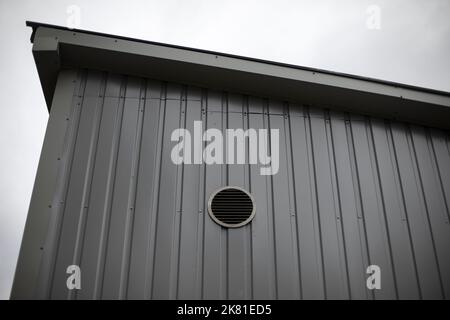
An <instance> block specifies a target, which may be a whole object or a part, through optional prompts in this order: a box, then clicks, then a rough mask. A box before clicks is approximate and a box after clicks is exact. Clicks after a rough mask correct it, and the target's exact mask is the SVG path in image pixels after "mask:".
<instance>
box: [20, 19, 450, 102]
mask: <svg viewBox="0 0 450 320" xmlns="http://www.w3.org/2000/svg"><path fill="white" fill-rule="evenodd" d="M26 26H27V27H31V28H32V33H31V37H30V41H31V43H34V38H35V34H36V30H37V28H39V27H47V28H53V29H57V30H66V31H72V32H81V33H84V34H90V35H96V36H101V37H107V38H113V39H120V40H127V41H134V42H139V43H145V44H152V45H158V46H163V47H167V48H175V49H183V50H189V51H195V52H201V53H207V54H212V55H221V56H224V57H230V58H235V59H240V60H246V61H253V62H259V63H265V64H270V65H274V66H281V67H288V68H293V69H299V70H304V71H309V72H318V73H323V74H329V75H334V76H339V77H345V78H350V79H355V80H364V81H370V82H374V83H380V84H385V85H390V86H394V87H398V88H405V89H411V90H416V91H422V92H429V93H435V94H440V95H446V96H449V97H450V91H442V90H437V89H432V88H425V87H419V86H414V85H409V84H404V83H399V82H394V81H388V80H382V79H376V78H371V77H364V76H358V75H354V74H349V73H345V72H337V71H330V70H325V69H320V68H312V67H305V66H299V65H295V64H289V63H283V62H277V61H272V60H264V59H258V58H252V57H246V56H240V55H234V54H230V53H223V52H217V51H211V50H205V49H199V48H192V47H185V46H179V45H175V44H169V43H163V42H157V41H150V40H143V39H136V38H131V37H125V36H118V35H112V34H108V33H102V32H96V31H91V30H84V29H76V28H73V29H71V28H68V27H63V26H58V25H53V24H48V23H41V22H35V21H28V20H27V21H26Z"/></svg>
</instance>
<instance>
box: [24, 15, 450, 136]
mask: <svg viewBox="0 0 450 320" xmlns="http://www.w3.org/2000/svg"><path fill="white" fill-rule="evenodd" d="M27 26H29V27H32V30H33V31H32V35H31V41H32V42H33V55H34V58H35V62H36V67H37V69H38V73H39V77H40V80H41V85H42V89H43V91H44V95H45V98H46V102H47V107H48V109H49V110H50V108H51V104H52V99H53V94H54V90H55V86H56V79H57V76H58V73H59V71H60V70H61V69H80V68H81V69H95V70H101V71H107V72H111V73H119V74H127V75H130V76H139V77H146V78H153V79H157V80H161V81H168V82H177V83H182V84H187V85H192V86H197V87H204V88H212V89H215V90H222V91H229V92H236V93H241V94H246V95H254V96H259V97H262V98H267V99H274V100H281V101H289V102H292V103H299V104H303V105H310V106H319V107H324V108H327V109H330V110H332V109H335V110H339V111H344V112H353V113H358V114H363V115H370V116H376V117H382V118H386V119H396V120H401V121H406V122H411V123H416V124H422V125H427V126H434V127H439V128H445V129H450V120H449V119H450V93H449V92H443V91H439V90H433V89H427V88H420V87H415V86H410V85H404V84H398V83H394V82H388V81H383V80H376V79H371V78H364V77H359V76H353V75H348V74H342V73H336V72H331V71H324V70H320V69H314V68H306V67H300V66H294V65H290V64H285V63H278V62H273V61H266V60H261V59H254V58H248V57H241V56H237V55H231V54H224V53H219V52H214V51H207V50H201V49H193V48H187V47H182V46H176V45H171V44H164V43H159V42H153V41H145V40H139V39H132V38H127V37H121V36H114V35H109V34H103V33H98V32H92V31H85V30H80V29H69V28H66V27H61V26H54V25H49V24H43V23H37V22H29V21H27Z"/></svg>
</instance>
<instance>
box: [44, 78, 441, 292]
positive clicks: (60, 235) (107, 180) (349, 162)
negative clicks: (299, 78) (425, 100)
mask: <svg viewBox="0 0 450 320" xmlns="http://www.w3.org/2000/svg"><path fill="white" fill-rule="evenodd" d="M75 88H76V90H75V92H73V100H72V104H71V107H70V114H69V116H68V117H66V115H61V114H58V113H57V110H54V108H58V106H57V105H54V106H53V109H52V111H51V118H52V117H53V118H54V119H53V121H56V122H58V121H61V122H66V123H67V126H66V127H64V128H65V129H64V130H63V131H61V132H59V134H60V135H61V137H62V138H63V141H64V142H63V144H62V150H61V153H60V154H61V156H60V157H59V159H58V162H56V165H57V172H58V174H57V187H56V189H55V190H56V192H55V193H54V195H53V199H52V205H51V208H52V209H51V218H50V222H49V229H48V233H47V235H48V236H47V239H46V240H45V243H44V245H43V248H42V250H43V252H44V253H43V255H44V258H43V262H42V264H41V267H40V270H39V282H38V285H37V288H36V292H37V293H36V295H37V296H38V297H42V298H44V297H47V298H77V299H91V298H112V299H116V298H133V299H134V298H138V299H140V298H146V299H149V298H153V299H159V298H185V299H191V298H192V299H197V298H207V299H210V298H214V299H216V298H217V299H227V298H229V299H251V298H254V299H275V298H279V299H291V298H293V299H299V298H304V299H316V298H318V299H322V298H328V299H335V298H337V299H339V298H344V299H347V298H352V299H372V298H377V299H395V298H400V299H406V298H447V299H448V298H450V225H449V204H450V137H449V134H448V133H445V132H443V131H439V130H435V129H431V128H424V127H419V126H415V125H408V124H405V123H397V122H388V121H384V120H382V119H374V118H368V117H364V116H359V115H354V114H350V115H349V114H344V113H337V112H328V111H326V110H325V109H319V108H314V107H306V106H301V105H291V104H288V103H282V102H278V101H266V100H264V99H259V98H256V97H245V96H241V95H237V94H232V93H228V92H219V91H214V90H205V89H203V90H200V89H196V88H191V87H189V88H186V87H184V86H180V85H176V84H170V83H169V84H164V83H160V82H157V81H152V80H146V79H139V78H130V77H125V76H119V75H107V74H102V73H98V72H86V71H84V72H80V73H79V75H78V81H77V85H76V86H75ZM57 90H61V89H57ZM330 103H332V101H330ZM55 117H56V118H55ZM194 120H202V121H203V123H204V127H207V128H219V129H224V128H244V129H245V128H249V127H251V128H256V129H258V128H279V129H280V142H281V143H280V170H279V172H278V174H276V175H274V176H261V175H260V174H259V165H251V166H250V165H222V166H221V165H208V166H206V165H184V166H176V165H174V164H173V163H172V161H171V159H170V152H171V149H172V147H173V145H174V144H175V143H174V142H171V141H170V134H171V132H172V131H173V130H174V129H175V128H179V127H184V126H185V127H186V128H188V129H190V130H191V132H192V131H193V121H194ZM225 185H236V186H241V187H244V188H246V189H247V190H249V191H250V192H251V193H252V194H253V196H254V198H255V200H256V216H255V218H254V220H253V221H252V222H251V223H250V224H249V225H247V226H245V227H242V228H239V229H225V228H222V227H220V226H219V225H217V224H215V223H214V222H213V221H212V219H211V218H210V217H209V215H208V213H207V211H206V208H207V201H208V198H209V195H210V194H211V193H212V192H213V191H214V190H216V189H217V188H219V187H221V186H225ZM71 264H77V265H80V267H81V272H82V277H81V281H82V289H81V290H79V291H71V292H69V291H68V290H67V288H66V279H67V277H68V275H67V274H66V268H67V266H68V265H71ZM370 264H377V265H379V266H380V267H381V272H382V278H381V279H382V284H381V285H382V289H381V290H375V291H369V290H367V289H366V278H367V276H368V275H366V273H365V271H366V268H367V266H368V265H370Z"/></svg>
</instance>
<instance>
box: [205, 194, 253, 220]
mask: <svg viewBox="0 0 450 320" xmlns="http://www.w3.org/2000/svg"><path fill="white" fill-rule="evenodd" d="M208 211H209V215H210V216H211V218H212V219H213V220H214V221H215V222H217V223H218V224H220V225H221V226H224V227H228V228H237V227H241V226H243V225H245V224H247V223H249V222H250V221H251V220H252V219H253V216H254V215H255V203H254V200H253V197H252V196H251V194H249V193H248V192H247V191H245V190H244V189H241V188H239V187H225V188H221V189H219V190H217V191H216V192H214V193H213V194H212V195H211V197H210V198H209V202H208Z"/></svg>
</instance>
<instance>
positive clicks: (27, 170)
mask: <svg viewBox="0 0 450 320" xmlns="http://www.w3.org/2000/svg"><path fill="white" fill-rule="evenodd" d="M73 5H75V6H76V7H74V6H73ZM74 8H75V10H74ZM77 9H79V10H80V16H79V17H80V19H79V28H80V29H87V30H94V31H99V32H105V33H111V34H117V35H123V36H129V37H135V38H141V39H146V40H153V41H160V42H166V43H172V44H178V45H183V46H189V47H195V48H201V49H208V50H214V51H220V52H226V53H233V54H238V55H244V56H249V57H255V58H262V59H267V60H274V61H280V62H286V63H291V64H296V65H302V66H308V67H315V68H321V69H327V70H332V71H338V72H344V73H350V74H356V75H362V76H367V77H372V78H379V79H384V80H390V81H395V82H401V83H406V84H412V85H417V86H422V87H428V88H433V89H438V90H443V91H450V1H449V0H386V1H376V0H373V1H365V0H353V1H350V0H346V1H345V0H339V1H337V0H335V1H320V0H314V1H300V0H297V1H287V0H277V1H261V0H259V1H245V0H239V1H215V0H199V1H189V0H187V1H167V0H166V1H149V0H142V1H133V0H126V1H124V0H122V1H111V0H110V1H72V0H71V1H61V0H58V1H56V0H39V1H38V0H35V1H32V0H14V1H13V0H10V1H7V0H0V46H1V47H0V90H1V100H0V101H1V102H0V103H1V105H0V150H1V151H0V152H1V153H0V299H7V298H9V292H10V289H11V284H12V279H13V275H14V270H15V265H16V261H17V255H18V252H19V247H20V242H21V239H22V232H23V228H24V224H25V219H26V215H27V210H28V205H29V201H30V196H31V192H32V187H33V182H34V177H35V174H36V169H37V164H38V160H39V155H40V151H41V146H42V141H43V137H44V133H45V128H46V124H47V118H48V112H47V108H46V106H45V102H44V97H43V94H42V91H41V87H40V83H39V78H38V76H37V72H36V68H35V64H34V61H33V57H32V54H31V44H30V41H29V38H30V34H31V29H30V28H27V27H25V21H26V20H33V21H38V22H45V23H51V24H57V25H63V26H66V25H67V23H70V24H72V23H76V22H77V21H78V20H77V19H75V20H74V19H73V18H74V14H76V12H75V11H77Z"/></svg>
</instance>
